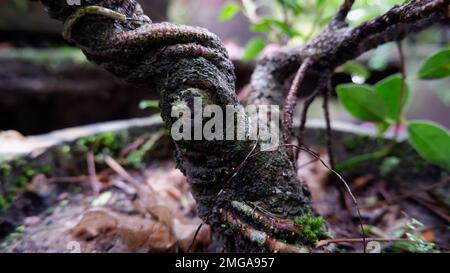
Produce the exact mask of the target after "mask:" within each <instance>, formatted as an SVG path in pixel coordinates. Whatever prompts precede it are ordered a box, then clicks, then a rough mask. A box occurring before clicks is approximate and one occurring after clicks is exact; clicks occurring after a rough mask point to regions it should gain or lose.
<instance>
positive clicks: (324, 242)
mask: <svg viewBox="0 0 450 273" xmlns="http://www.w3.org/2000/svg"><path fill="white" fill-rule="evenodd" d="M364 240H365V241H366V242H410V241H411V240H408V239H401V238H400V239H395V238H370V237H369V238H341V239H328V240H321V241H318V242H317V244H316V247H322V246H327V245H329V244H340V243H361V242H363V241H364Z"/></svg>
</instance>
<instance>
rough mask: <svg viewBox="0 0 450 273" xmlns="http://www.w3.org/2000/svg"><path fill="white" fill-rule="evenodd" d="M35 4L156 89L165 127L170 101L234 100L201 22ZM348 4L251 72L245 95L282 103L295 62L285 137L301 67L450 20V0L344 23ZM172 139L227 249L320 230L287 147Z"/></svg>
mask: <svg viewBox="0 0 450 273" xmlns="http://www.w3.org/2000/svg"><path fill="white" fill-rule="evenodd" d="M41 2H42V3H43V4H44V5H45V6H46V7H47V10H48V12H49V14H50V15H51V16H52V17H53V18H55V19H58V20H61V21H63V22H64V36H65V38H66V39H68V40H70V41H72V42H74V43H75V44H76V45H77V46H78V47H80V48H81V49H82V50H83V51H84V53H85V54H86V56H87V57H88V58H89V59H90V60H91V61H93V62H95V63H97V64H98V65H100V66H102V67H104V68H105V69H107V70H108V71H110V72H112V73H113V74H115V75H116V76H117V77H119V78H122V79H125V80H126V81H128V82H130V83H133V84H139V85H147V86H149V85H152V86H156V87H157V89H159V90H161V94H160V96H161V99H160V107H161V110H162V117H163V119H164V121H165V123H166V125H167V128H169V129H170V128H171V127H172V125H173V123H174V122H175V118H173V117H171V112H172V109H173V108H174V107H179V106H180V105H184V104H187V105H188V106H189V107H191V108H192V107H193V101H194V99H195V98H198V97H200V98H202V101H203V104H204V106H205V105H212V104H214V105H218V106H220V108H221V109H222V110H224V112H225V109H226V107H227V106H238V105H239V102H238V100H237V97H236V94H235V87H234V80H235V77H234V72H233V65H232V64H231V62H230V60H229V58H228V55H227V52H226V50H225V49H224V47H223V45H222V43H221V41H220V40H219V38H218V37H216V36H215V35H214V34H212V33H210V32H208V31H207V30H205V29H201V28H194V27H189V26H182V25H175V24H170V23H158V24H152V23H151V21H150V19H149V18H148V17H147V16H145V15H144V14H143V12H142V10H141V8H140V6H139V5H138V4H137V3H136V1H135V0H114V1H110V0H109V1H107V0H98V1H95V0H89V1H82V3H83V7H79V6H69V5H67V3H66V1H65V0H41ZM352 4H353V1H349V0H347V1H345V3H344V4H343V5H342V7H341V9H340V10H339V12H338V13H337V15H336V16H335V18H334V19H333V20H332V22H331V23H330V25H329V26H328V28H327V29H326V30H325V31H324V32H323V33H322V34H321V35H319V36H318V37H317V38H315V39H313V40H312V41H311V42H310V43H308V44H306V45H305V46H303V47H299V48H285V49H282V50H281V51H279V52H276V53H274V54H272V55H271V56H268V57H265V58H264V59H262V60H261V61H260V62H259V65H258V67H257V68H256V70H255V72H254V75H253V79H252V83H251V89H252V92H251V93H250V95H249V96H248V98H247V102H246V103H247V104H259V105H262V104H266V105H270V104H277V105H280V104H282V99H283V97H284V95H283V94H284V90H283V88H282V86H283V81H284V80H285V79H286V78H287V77H288V76H289V75H291V74H293V73H294V72H295V71H296V70H297V69H298V73H297V76H296V80H295V84H294V85H293V87H292V88H291V90H290V92H289V94H288V95H287V100H286V104H285V107H284V124H285V128H284V131H285V141H289V137H290V135H291V130H292V129H291V125H290V124H291V120H292V109H293V106H295V102H296V98H297V97H296V93H297V91H298V89H299V88H301V84H302V79H303V78H304V77H305V75H307V73H308V71H310V70H317V71H322V72H323V71H325V72H326V73H324V74H325V79H326V78H327V77H328V76H329V75H331V73H332V72H333V71H334V69H335V68H336V67H337V66H338V65H340V64H342V63H344V62H345V61H347V60H350V59H353V58H355V57H357V56H358V55H360V54H362V53H363V52H365V51H367V50H369V49H372V48H374V47H376V46H378V45H380V44H382V43H385V42H388V41H393V40H398V39H401V38H403V37H404V36H405V35H407V34H408V33H411V32H415V31H419V30H422V29H424V28H426V27H428V26H430V25H432V24H433V23H436V22H443V21H444V20H448V12H449V11H448V8H449V0H434V1H432V0H422V1H413V2H411V3H408V4H405V5H403V6H400V7H394V8H393V9H391V10H390V11H388V12H387V13H386V14H385V15H383V16H380V17H377V18H374V19H372V20H371V21H368V22H366V23H364V24H362V25H360V26H358V27H355V28H352V29H350V28H348V26H347V25H346V23H345V18H346V15H347V13H348V11H349V10H350V8H351V6H352ZM299 67H300V69H299ZM318 88H320V89H324V88H325V89H326V86H324V85H319V86H318ZM192 110H194V109H192ZM249 122H250V121H249V120H248V119H246V120H245V121H244V123H243V125H242V126H248V124H249ZM175 142H176V159H177V164H178V167H179V168H180V169H181V170H182V171H183V173H184V174H185V175H186V177H187V179H188V181H189V183H190V184H191V187H192V192H193V194H194V196H195V198H196V200H197V202H198V211H199V215H200V217H202V218H203V220H204V221H206V222H207V223H209V224H210V225H211V226H212V227H213V229H214V230H215V231H216V232H217V233H216V234H220V235H221V236H224V238H227V239H228V240H225V241H227V242H228V243H229V244H228V245H227V250H236V251H245V250H250V249H253V250H258V251H282V252H300V251H309V250H310V249H311V248H310V247H311V246H312V244H313V243H314V241H315V240H316V239H317V238H320V237H321V236H323V234H324V233H323V227H322V226H321V224H322V222H321V221H319V220H317V219H315V218H314V217H313V216H311V208H310V204H309V202H310V200H309V192H308V190H307V189H306V187H304V186H302V184H301V183H300V182H299V181H298V178H297V176H296V171H295V167H294V165H293V163H292V162H291V160H290V151H289V150H288V149H287V148H286V146H283V145H281V146H280V147H279V149H277V150H276V151H261V144H262V143H261V142H260V141H259V142H258V141H252V140H250V139H247V140H235V141H225V140H224V141H207V140H198V141H194V140H192V141H188V140H180V141H175ZM242 239H244V240H242ZM232 242H235V244H234V243H232Z"/></svg>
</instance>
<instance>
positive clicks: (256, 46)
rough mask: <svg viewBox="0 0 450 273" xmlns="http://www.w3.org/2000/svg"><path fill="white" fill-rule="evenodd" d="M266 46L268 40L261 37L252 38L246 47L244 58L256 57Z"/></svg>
mask: <svg viewBox="0 0 450 273" xmlns="http://www.w3.org/2000/svg"><path fill="white" fill-rule="evenodd" d="M265 47H266V41H264V40H263V39H261V38H253V39H251V40H250V41H249V42H248V43H247V45H246V46H245V49H244V55H243V56H242V59H243V60H244V61H251V60H253V59H255V58H256V57H257V56H258V54H259V53H260V52H261V51H262V50H263V49H264V48H265Z"/></svg>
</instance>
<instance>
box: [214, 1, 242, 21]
mask: <svg viewBox="0 0 450 273" xmlns="http://www.w3.org/2000/svg"><path fill="white" fill-rule="evenodd" d="M240 10H241V6H240V5H239V4H238V3H235V2H229V3H227V4H225V6H223V8H222V10H221V11H220V15H219V21H220V22H226V21H229V20H231V19H232V18H233V17H234V16H235V15H236V14H237V13H238V12H239V11H240Z"/></svg>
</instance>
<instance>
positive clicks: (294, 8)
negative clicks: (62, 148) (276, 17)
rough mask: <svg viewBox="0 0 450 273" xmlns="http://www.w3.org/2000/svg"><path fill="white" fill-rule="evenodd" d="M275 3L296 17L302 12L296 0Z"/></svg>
mask: <svg viewBox="0 0 450 273" xmlns="http://www.w3.org/2000/svg"><path fill="white" fill-rule="evenodd" d="M277 2H278V3H279V4H281V5H282V6H285V7H287V8H289V9H290V10H292V12H293V13H294V14H296V15H298V14H300V13H301V12H302V11H303V10H304V8H303V7H302V6H301V5H300V3H299V2H298V1H297V0H277Z"/></svg>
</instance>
